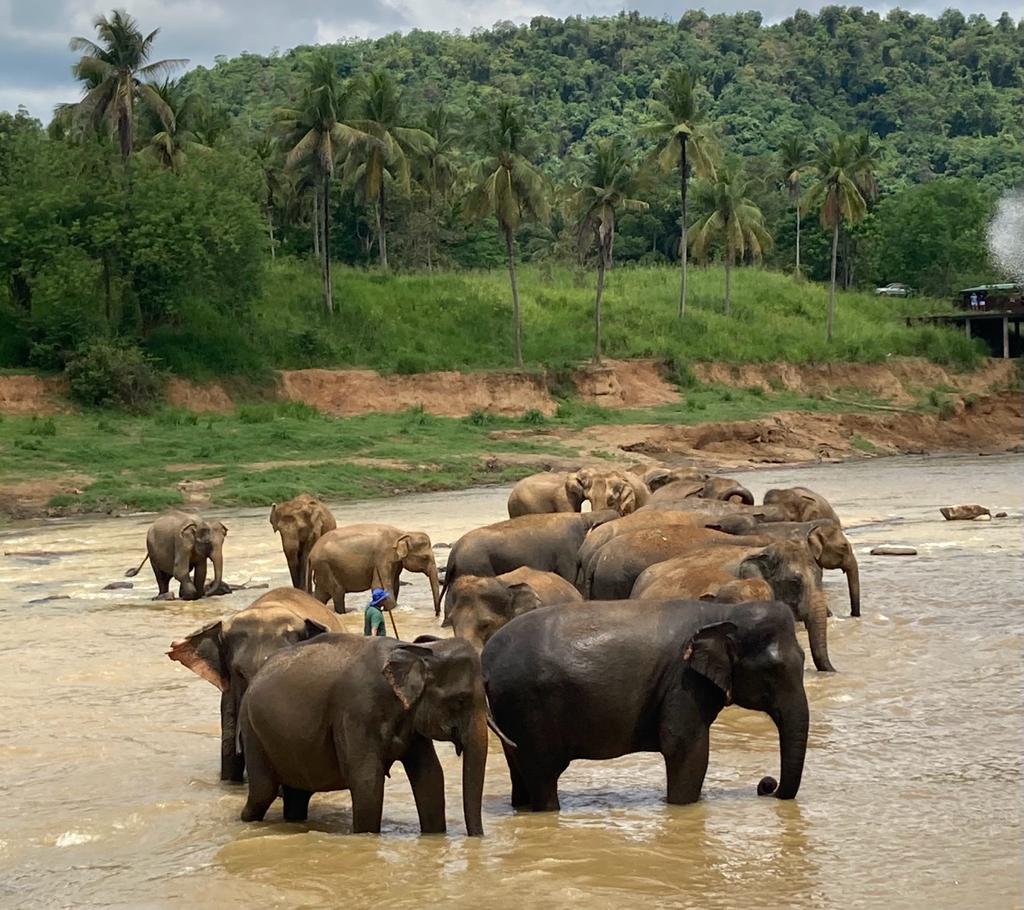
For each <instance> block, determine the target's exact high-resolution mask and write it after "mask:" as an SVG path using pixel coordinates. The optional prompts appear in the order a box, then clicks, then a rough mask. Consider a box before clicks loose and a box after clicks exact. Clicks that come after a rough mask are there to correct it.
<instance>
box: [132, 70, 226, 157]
mask: <svg viewBox="0 0 1024 910" xmlns="http://www.w3.org/2000/svg"><path fill="white" fill-rule="evenodd" d="M153 91H154V92H156V94H158V95H159V96H160V99H161V100H162V101H163V108H161V109H160V110H166V111H167V112H169V114H170V116H167V114H161V113H160V111H159V110H157V109H154V108H148V109H147V110H146V111H144V113H143V117H142V118H141V121H142V123H141V125H142V127H143V133H144V134H148V136H149V138H148V139H147V140H146V146H145V148H143V150H142V152H141V153H140V154H143V155H146V156H148V157H150V158H152V159H154V160H155V161H157V162H158V163H159V164H161V165H162V166H163V167H165V168H167V169H168V170H171V171H174V172H175V173H179V172H180V171H181V169H182V168H183V167H184V166H185V160H186V158H187V156H188V153H190V152H200V153H204V152H208V151H210V148H209V146H207V145H204V144H203V143H202V142H200V141H199V140H198V139H197V137H196V134H195V132H194V131H193V130H192V122H193V120H194V119H195V116H196V113H197V111H198V110H199V107H200V105H201V102H200V99H199V96H198V95H184V94H183V92H182V90H181V86H180V85H179V84H178V83H175V82H171V81H170V80H167V81H165V82H164V83H163V84H162V85H155V86H153Z"/></svg>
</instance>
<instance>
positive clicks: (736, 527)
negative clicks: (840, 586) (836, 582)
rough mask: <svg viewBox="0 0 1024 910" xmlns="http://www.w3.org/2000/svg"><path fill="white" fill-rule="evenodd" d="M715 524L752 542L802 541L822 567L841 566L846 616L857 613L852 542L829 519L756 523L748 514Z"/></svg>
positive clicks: (857, 585) (856, 568)
mask: <svg viewBox="0 0 1024 910" xmlns="http://www.w3.org/2000/svg"><path fill="white" fill-rule="evenodd" d="M716 527H717V528H719V529H720V530H722V531H725V532H726V533H728V534H735V535H738V536H741V537H742V538H743V539H744V540H745V541H747V542H749V543H751V544H753V543H757V542H764V543H767V542H769V541H771V540H803V541H806V542H807V546H808V547H809V548H810V550H811V555H812V556H813V557H814V561H815V562H816V563H817V564H818V566H819V567H820V568H822V569H842V571H843V572H844V573H845V574H846V585H847V588H848V589H849V592H850V615H851V616H860V567H859V565H858V564H857V556H856V555H855V554H854V552H853V545H852V544H851V543H850V541H849V539H848V538H847V536H846V535H845V534H844V533H843V529H842V527H840V525H839V524H838V523H837V522H835V521H833V520H832V519H831V518H819V519H817V520H816V521H773V522H758V521H756V520H755V519H753V518H752V517H751V516H749V515H728V516H723V517H722V518H720V519H718V523H717V524H716Z"/></svg>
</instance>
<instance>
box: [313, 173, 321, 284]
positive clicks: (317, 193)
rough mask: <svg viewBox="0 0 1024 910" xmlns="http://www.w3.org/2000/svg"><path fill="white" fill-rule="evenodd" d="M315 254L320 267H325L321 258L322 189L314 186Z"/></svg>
mask: <svg viewBox="0 0 1024 910" xmlns="http://www.w3.org/2000/svg"><path fill="white" fill-rule="evenodd" d="M312 220H313V255H314V256H315V257H316V261H317V262H319V263H321V265H320V268H321V270H322V269H323V260H321V258H320V190H318V189H317V188H316V187H313V219H312Z"/></svg>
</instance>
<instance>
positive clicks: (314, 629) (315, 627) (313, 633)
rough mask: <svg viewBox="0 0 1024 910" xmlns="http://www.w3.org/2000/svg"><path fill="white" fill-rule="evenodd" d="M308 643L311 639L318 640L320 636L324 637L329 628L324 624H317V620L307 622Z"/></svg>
mask: <svg viewBox="0 0 1024 910" xmlns="http://www.w3.org/2000/svg"><path fill="white" fill-rule="evenodd" d="M305 625H306V639H305V640H306V641H309V639H311V638H316V637H317V636H318V635H323V634H324V633H325V632H326V631H327V626H325V625H324V624H323V623H320V622H317V621H316V620H315V619H307V620H306V624H305Z"/></svg>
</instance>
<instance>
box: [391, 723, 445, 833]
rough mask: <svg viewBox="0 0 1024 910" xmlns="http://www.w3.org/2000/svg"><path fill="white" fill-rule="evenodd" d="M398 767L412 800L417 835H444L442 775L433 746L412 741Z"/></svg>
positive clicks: (419, 741)
mask: <svg viewBox="0 0 1024 910" xmlns="http://www.w3.org/2000/svg"><path fill="white" fill-rule="evenodd" d="M402 765H403V766H404V767H405V773H406V774H407V775H408V777H409V783H410V784H411V785H412V795H413V796H414V797H415V799H416V812H417V813H418V815H419V817H420V832H421V833H422V834H444V832H445V831H446V830H447V826H446V824H445V817H444V772H443V771H442V770H441V762H439V761H438V760H437V752H436V751H434V744H433V743H432V742H431V741H430V740H429V739H425V738H423V737H416V739H415V740H414V741H413V743H412V745H411V746H410V747H409V751H408V752H406V753H405V756H404V757H403V758H402Z"/></svg>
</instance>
